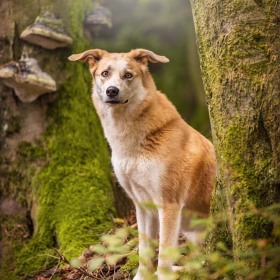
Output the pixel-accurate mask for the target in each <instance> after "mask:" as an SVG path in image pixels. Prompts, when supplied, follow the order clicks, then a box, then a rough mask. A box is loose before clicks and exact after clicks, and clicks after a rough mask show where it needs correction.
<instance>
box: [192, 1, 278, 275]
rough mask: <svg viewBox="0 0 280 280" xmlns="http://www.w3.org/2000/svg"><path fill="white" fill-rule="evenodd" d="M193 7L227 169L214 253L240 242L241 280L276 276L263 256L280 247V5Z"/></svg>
mask: <svg viewBox="0 0 280 280" xmlns="http://www.w3.org/2000/svg"><path fill="white" fill-rule="evenodd" d="M191 4H192V10H193V15H194V21H195V28H196V35H197V43H198V47H199V55H200V62H201V68H202V75H203V81H204V87H205V90H206V97H207V102H208V106H209V113H210V120H211V126H212V133H213V139H214V145H215V148H216V153H217V159H218V166H219V168H218V176H217V181H218V183H217V187H216V190H215V192H214V198H213V202H212V217H213V216H214V215H216V214H217V213H221V211H224V212H225V213H227V218H228V221H227V223H223V222H221V223H220V224H222V225H223V226H222V227H221V226H220V224H219V225H218V226H217V224H216V225H215V224H213V225H212V227H211V230H210V237H209V247H210V251H211V250H214V249H215V244H216V242H218V241H224V242H225V243H226V244H228V245H229V246H231V245H232V250H233V256H234V261H235V264H236V271H235V275H236V278H237V279H248V278H246V277H248V275H250V273H252V272H256V271H259V269H262V272H260V271H259V273H262V274H261V276H260V278H259V279H274V278H273V277H275V278H276V277H277V276H276V275H277V270H278V272H279V260H278V261H277V257H276V256H275V255H269V253H268V255H266V256H265V255H262V256H260V255H258V254H257V251H258V249H260V247H262V248H263V247H264V248H266V249H267V250H268V251H269V248H270V249H271V248H273V247H275V246H279V245H280V243H279V222H278V224H277V223H276V222H275V221H274V218H275V217H276V216H277V212H276V210H274V211H272V210H271V208H268V207H271V206H272V205H275V204H277V203H279V202H280V173H279V170H280V145H279V139H280V125H279V124H280V110H279V108H280V57H279V55H280V36H279V29H280V21H279V14H280V2H279V1H278V0H271V1H262V0H255V1H253V0H245V1H239V0H234V1H232V0H206V1H202V0H191ZM268 209H270V210H268ZM262 241H263V243H262ZM261 244H262V245H261ZM250 254H251V255H250ZM278 259H279V258H278ZM241 261H246V265H243V267H246V268H247V269H241V268H240V267H239V266H238V264H240V263H241ZM265 277H268V278H265Z"/></svg>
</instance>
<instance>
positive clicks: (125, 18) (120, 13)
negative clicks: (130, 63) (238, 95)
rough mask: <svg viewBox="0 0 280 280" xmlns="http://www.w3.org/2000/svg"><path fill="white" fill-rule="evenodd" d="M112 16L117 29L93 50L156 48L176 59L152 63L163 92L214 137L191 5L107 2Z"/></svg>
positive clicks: (184, 1)
mask: <svg viewBox="0 0 280 280" xmlns="http://www.w3.org/2000/svg"><path fill="white" fill-rule="evenodd" d="M99 3H100V4H101V5H102V6H105V7H108V8H109V9H110V10H111V12H112V24H113V26H112V28H105V29H102V31H100V32H98V34H97V35H96V36H95V37H94V39H93V42H92V44H93V48H102V49H106V50H108V51H111V52H126V51H129V50H130V49H135V48H146V49H150V50H152V51H154V52H156V53H158V54H161V55H165V56H167V57H168V58H169V59H170V62H169V63H168V64H160V65H159V64H150V70H151V72H152V74H153V77H154V79H155V82H156V84H157V87H158V89H159V90H161V91H162V92H164V93H165V94H166V95H167V96H168V97H169V99H170V100H171V101H172V102H173V103H174V104H175V106H176V107H177V109H178V110H179V112H180V113H181V115H182V116H183V118H184V119H185V120H186V121H187V122H188V123H189V124H190V125H192V126H193V127H194V128H196V129H197V130H199V131H200V132H202V133H203V134H204V135H205V136H206V137H208V138H210V137H211V133H210V125H209V118H208V111H207V106H206V102H205V99H204V91H203V85H202V80H201V75H200V68H199V60H198V54H197V49H196V43H195V34H194V26H193V19H192V14H191V7H190V4H189V1H188V0H175V1H170V0H103V1H99Z"/></svg>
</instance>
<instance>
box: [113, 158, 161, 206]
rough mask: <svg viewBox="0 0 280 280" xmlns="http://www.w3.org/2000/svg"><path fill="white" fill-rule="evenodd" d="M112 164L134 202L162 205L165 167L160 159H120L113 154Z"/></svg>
mask: <svg viewBox="0 0 280 280" xmlns="http://www.w3.org/2000/svg"><path fill="white" fill-rule="evenodd" d="M112 164H113V167H114V170H115V173H116V176H117V179H118V180H119V182H120V184H121V185H122V187H123V188H124V189H125V190H126V192H127V193H128V195H129V196H130V197H131V199H132V200H133V201H134V202H140V203H141V202H147V201H149V202H154V203H155V204H161V194H160V189H161V188H160V186H161V181H162V177H163V174H164V166H163V164H162V163H161V162H160V161H159V159H156V158H153V159H151V158H145V157H120V156H118V155H114V153H113V155H112Z"/></svg>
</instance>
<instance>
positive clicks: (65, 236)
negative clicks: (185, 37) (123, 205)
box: [0, 0, 115, 280]
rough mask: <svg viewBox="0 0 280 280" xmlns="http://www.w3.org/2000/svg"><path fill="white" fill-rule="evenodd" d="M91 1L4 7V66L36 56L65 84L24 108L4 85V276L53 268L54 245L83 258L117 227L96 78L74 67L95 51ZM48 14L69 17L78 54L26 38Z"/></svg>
mask: <svg viewBox="0 0 280 280" xmlns="http://www.w3.org/2000/svg"><path fill="white" fill-rule="evenodd" d="M88 2H90V1H74V0H73V1H68V0H52V1H49V0H41V1H39V2H38V1H36V0H30V1H17V0H6V1H1V2H0V16H1V19H0V21H1V23H0V25H1V28H0V54H1V57H0V60H1V61H0V62H1V64H3V63H7V62H9V61H11V60H16V61H18V60H19V58H20V56H21V54H22V53H28V54H29V56H30V57H34V58H36V59H37V60H38V62H39V65H40V66H41V68H42V70H43V71H44V72H47V73H48V74H50V75H51V76H52V77H53V78H54V79H55V80H56V82H57V84H58V91H57V92H56V93H50V94H46V95H43V96H41V97H39V98H38V99H37V100H36V101H34V102H32V103H22V102H21V101H20V100H19V99H18V98H17V96H16V95H15V94H14V92H13V90H12V89H10V88H8V87H6V86H4V84H3V83H2V81H1V80H0V98H1V102H0V116H1V121H0V125H1V130H0V131H1V132H0V137H1V138H0V140H1V165H0V172H1V181H0V182H1V193H0V194H1V198H0V206H1V213H0V219H1V236H0V242H1V244H0V248H1V250H0V263H1V269H0V278H1V279H9V280H11V279H18V277H19V276H22V275H24V274H30V273H31V274H32V273H33V272H34V271H38V270H40V269H43V268H45V266H46V264H47V265H48V264H49V263H50V262H52V261H53V260H55V259H52V258H47V257H46V256H45V255H44V254H46V253H48V254H50V255H53V254H54V253H53V251H52V247H57V248H59V249H60V250H61V252H62V253H64V254H66V256H67V257H68V258H71V257H75V256H79V254H80V253H81V252H82V250H83V249H84V248H86V247H88V246H89V245H91V244H92V243H93V242H94V241H96V240H98V238H99V236H100V234H102V233H103V232H107V231H108V230H109V228H111V226H112V218H111V215H112V214H114V213H115V210H114V203H113V195H112V191H111V183H110V182H111V179H110V163H109V154H108V149H107V144H106V141H105V139H104V137H103V132H102V129H101V126H100V124H99V120H98V117H97V115H96V113H95V111H94V109H93V106H92V104H91V98H90V92H91V79H90V75H89V74H88V70H87V69H86V68H85V66H84V65H82V64H70V63H68V62H67V57H68V56H69V55H70V54H71V53H73V52H82V51H84V50H85V49H87V48H90V44H89V43H88V42H87V41H86V40H85V39H84V37H83V31H82V23H83V17H84V15H85V11H86V9H88V7H89V6H88V5H89V4H88ZM47 11H50V12H54V13H55V14H57V15H59V16H60V17H61V18H62V19H63V21H64V23H65V25H66V29H68V31H69V32H70V34H71V36H72V38H73V45H72V49H71V50H70V49H69V48H64V49H55V50H46V49H44V48H41V47H39V46H35V45H31V44H28V43H26V42H24V41H22V40H20V39H19V35H20V33H21V32H22V31H23V29H25V28H26V27H27V26H28V25H29V24H31V23H32V22H33V21H34V20H35V18H36V16H38V15H41V14H43V13H45V12H47ZM34 277H35V276H34Z"/></svg>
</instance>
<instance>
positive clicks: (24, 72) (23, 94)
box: [0, 58, 56, 103]
mask: <svg viewBox="0 0 280 280" xmlns="http://www.w3.org/2000/svg"><path fill="white" fill-rule="evenodd" d="M0 78H2V79H3V81H4V83H5V85H7V86H8V87H11V88H13V89H14V91H15V93H16V95H17V96H18V98H19V99H20V100H21V101H22V102H26V103H29V102H32V101H34V100H35V99H37V97H39V96H40V95H42V94H44V93H48V92H53V91H56V82H55V80H54V79H53V78H52V77H51V76H49V75H48V74H47V73H45V72H43V71H42V70H41V68H40V66H39V64H38V62H37V60H36V59H34V58H23V59H21V60H19V62H16V61H12V62H9V63H6V64H4V65H3V66H1V67H0Z"/></svg>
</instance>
